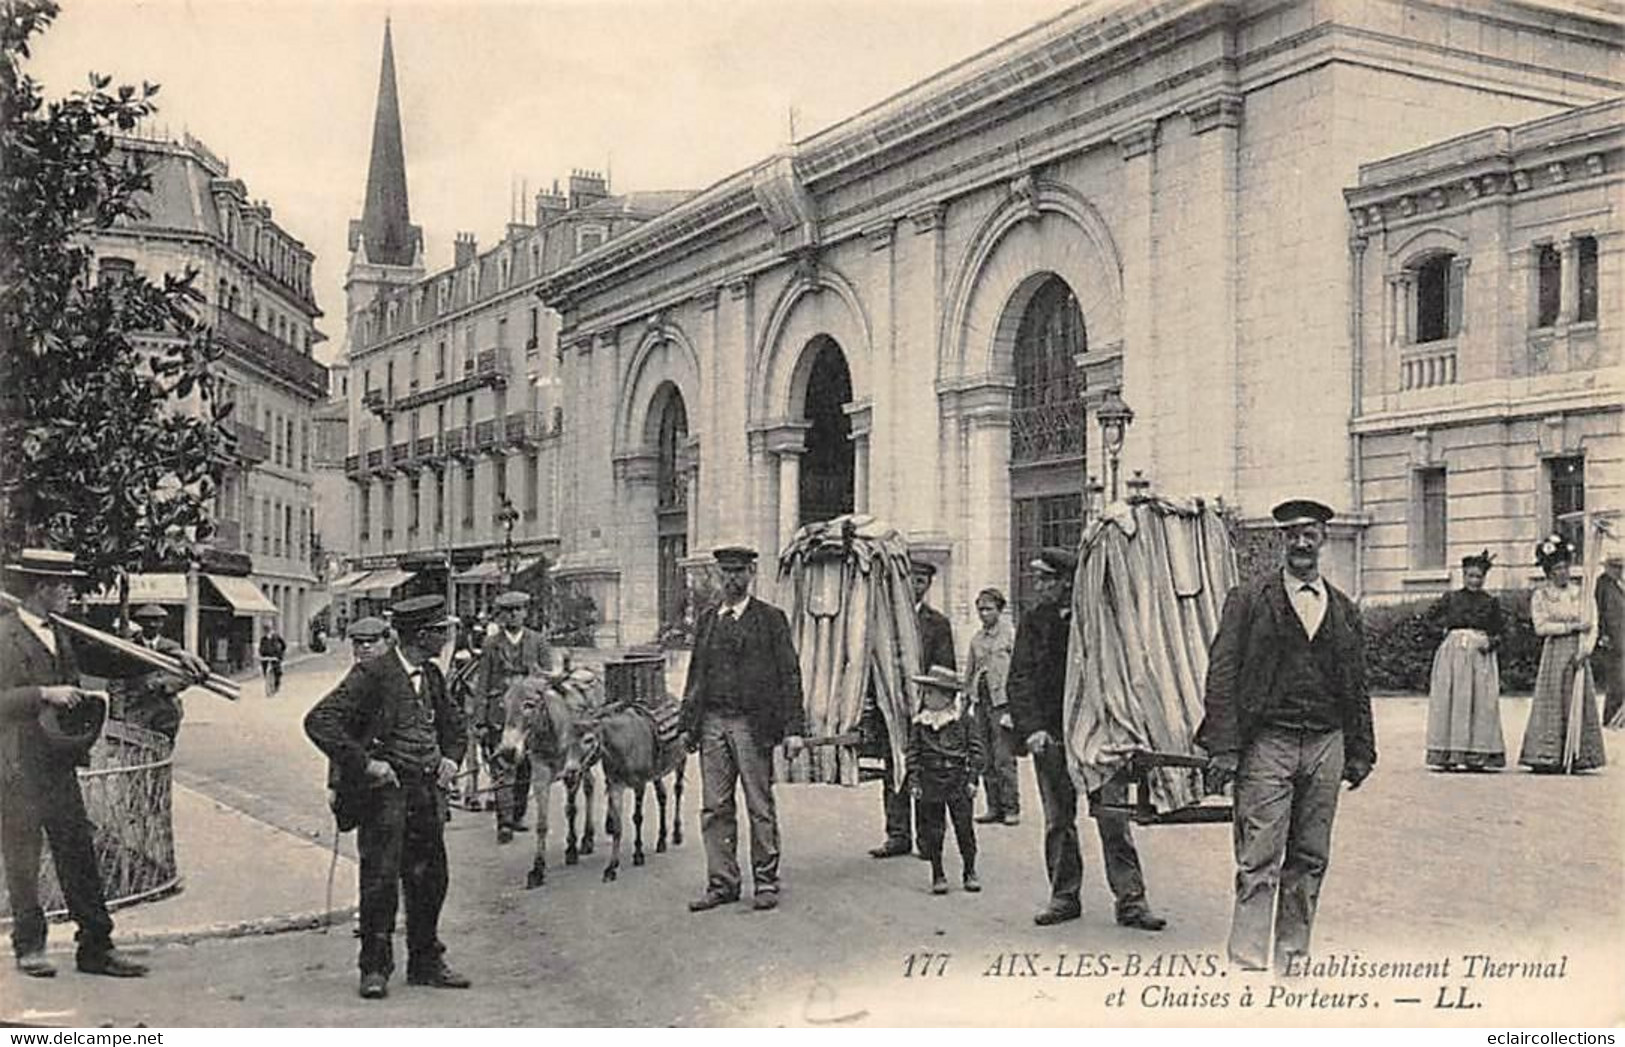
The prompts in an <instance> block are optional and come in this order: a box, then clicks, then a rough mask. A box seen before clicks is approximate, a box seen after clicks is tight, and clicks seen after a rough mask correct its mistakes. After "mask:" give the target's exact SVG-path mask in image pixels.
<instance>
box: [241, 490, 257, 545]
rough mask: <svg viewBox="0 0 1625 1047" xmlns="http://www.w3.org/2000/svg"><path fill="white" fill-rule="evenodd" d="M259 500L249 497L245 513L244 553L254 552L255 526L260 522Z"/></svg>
mask: <svg viewBox="0 0 1625 1047" xmlns="http://www.w3.org/2000/svg"><path fill="white" fill-rule="evenodd" d="M259 509H260V506H259V499H258V498H255V497H254V496H253V495H249V496H248V508H247V510H245V511H244V513H243V551H244V552H247V553H252V552H253V551H254V524H255V523H257V522H258V520H259V515H258V514H259Z"/></svg>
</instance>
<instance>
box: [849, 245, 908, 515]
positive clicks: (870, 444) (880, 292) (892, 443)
mask: <svg viewBox="0 0 1625 1047" xmlns="http://www.w3.org/2000/svg"><path fill="white" fill-rule="evenodd" d="M896 228H897V224H896V222H894V221H893V220H892V219H890V218H887V219H883V220H881V221H879V222H875V223H873V224H871V225H867V226H864V228H863V241H864V243H865V244H867V245H868V247H869V250H870V254H869V258H868V265H869V274H870V276H869V285H870V287H871V288H872V289H873V292H872V294H871V295H869V296H868V298H869V301H870V302H871V303H872V309H873V313H872V321H873V325H874V335H873V337H874V344H873V345H872V346H871V347H870V352H871V361H872V362H871V365H870V367H869V389H870V400H869V404H870V413H869V418H868V433H867V435H866V437H865V441H864V448H865V451H866V455H865V480H864V482H863V483H862V484H861V485H860V486H859V488H858V498H859V500H860V501H859V503H858V504H859V506H860V509H859V511H861V512H869V513H874V514H875V515H877V516H880V517H882V518H883V519H890V518H891V516H892V498H893V494H892V490H893V487H894V486H895V483H894V478H895V477H896V475H897V474H896V466H897V453H898V450H897V449H898V444H899V442H900V441H899V440H898V433H897V423H896V416H897V414H898V405H897V379H898V366H897V317H896V308H897V307H896V291H897V268H896V265H895V248H894V243H895V231H896ZM875 406H878V407H879V408H880V416H881V427H880V428H879V429H876V428H875V422H874V411H873V409H874V407H875ZM856 427H857V419H856V418H854V419H853V432H854V435H855V434H856V432H857V428H856ZM865 488H867V490H866V489H865Z"/></svg>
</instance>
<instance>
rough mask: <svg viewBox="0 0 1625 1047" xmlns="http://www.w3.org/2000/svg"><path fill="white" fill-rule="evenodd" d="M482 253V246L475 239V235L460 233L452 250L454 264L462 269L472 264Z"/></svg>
mask: <svg viewBox="0 0 1625 1047" xmlns="http://www.w3.org/2000/svg"><path fill="white" fill-rule="evenodd" d="M479 253H480V246H479V244H478V242H476V241H475V239H474V234H473V233H458V234H457V242H456V244H455V246H454V247H453V248H452V256H451V257H452V264H453V265H455V266H456V267H457V268H459V269H461V268H462V267H463V266H465V265H467V264H468V263H470V262H472V261H473V260H474V259H475V257H476V256H478V255H479Z"/></svg>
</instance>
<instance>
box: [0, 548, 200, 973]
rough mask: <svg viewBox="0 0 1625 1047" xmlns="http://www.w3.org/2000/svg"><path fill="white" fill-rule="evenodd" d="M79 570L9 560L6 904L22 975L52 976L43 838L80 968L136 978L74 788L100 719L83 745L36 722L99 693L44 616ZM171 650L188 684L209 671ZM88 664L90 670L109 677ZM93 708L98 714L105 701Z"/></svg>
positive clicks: (1, 771)
mask: <svg viewBox="0 0 1625 1047" xmlns="http://www.w3.org/2000/svg"><path fill="white" fill-rule="evenodd" d="M84 577H85V574H84V572H83V571H79V570H77V569H76V568H75V567H74V561H73V556H72V554H70V553H63V552H57V551H55V550H50V549H25V550H23V552H22V554H21V555H20V556H19V557H18V560H17V562H15V563H11V564H8V565H7V566H6V584H7V587H8V589H9V590H10V591H11V592H12V593H14V594H15V595H17V596H18V597H19V598H20V599H21V600H22V603H21V606H18V607H7V608H6V609H5V610H4V612H0V854H3V857H4V864H5V870H6V891H7V896H8V898H9V900H10V903H11V915H12V924H11V947H12V950H13V951H14V952H15V954H16V957H17V968H18V970H20V971H22V973H23V974H25V975H28V976H29V977H32V978H50V977H53V976H54V975H55V974H56V967H55V965H54V964H52V963H51V961H50V960H49V959H47V958H46V956H45V932H46V923H45V911H44V909H42V908H41V906H40V900H39V871H40V855H41V844H42V843H43V842H44V841H45V840H49V841H50V844H51V856H52V864H53V865H54V866H55V868H56V877H57V881H58V882H59V883H60V884H61V886H62V896H63V898H64V899H65V900H66V901H67V904H68V913H69V915H71V916H72V917H73V920H74V922H75V923H77V924H78V925H79V935H78V939H79V949H78V955H77V957H76V964H77V966H78V968H79V970H81V971H84V972H85V973H87V974H105V975H109V976H112V977H115V978H139V977H140V976H142V975H143V974H146V973H147V969H146V968H145V967H144V966H142V965H141V964H139V963H136V962H134V961H133V960H130V959H129V958H128V957H126V956H124V955H123V954H122V953H120V952H119V951H118V950H117V949H115V948H113V918H112V917H111V916H109V915H108V913H107V900H106V895H105V893H104V892H103V890H102V877H101V867H100V864H99V863H98V862H97V860H96V849H95V847H94V846H93V844H92V839H93V836H94V828H93V826H92V825H91V823H90V818H89V817H88V816H87V815H86V814H85V800H84V794H83V793H81V792H80V789H79V776H78V767H79V766H81V765H84V764H87V763H89V751H90V746H91V745H93V744H94V743H95V741H96V735H97V733H98V730H97V729H98V728H99V727H100V720H99V719H96V720H94V721H93V722H92V723H91V725H90V727H91V729H86V730H84V731H83V732H82V733H81V732H76V733H81V737H80V738H79V741H82V745H79V744H74V745H65V744H63V739H60V738H54V737H53V736H52V734H51V733H50V732H48V731H47V730H46V729H45V724H44V723H42V722H41V713H42V712H47V713H48V715H49V714H51V713H54V714H55V715H56V716H58V717H73V716H78V715H82V714H83V712H84V711H86V710H87V707H86V706H85V705H84V703H86V702H100V701H101V700H102V698H103V697H105V696H97V695H94V694H93V692H89V691H85V690H82V689H81V688H80V687H79V671H80V665H79V662H78V660H77V659H76V658H75V656H74V650H73V646H72V643H71V642H70V640H69V637H68V634H67V633H65V632H63V631H62V630H61V629H59V628H58V627H57V626H56V625H55V624H54V623H52V621H51V618H50V616H51V615H53V614H56V615H62V614H66V613H67V610H68V604H69V602H70V601H71V600H72V599H73V593H74V582H75V580H76V579H82V578H84ZM88 653H89V652H87V654H88ZM175 657H176V658H177V659H178V660H179V661H180V663H181V667H182V668H183V669H184V670H185V671H186V672H187V673H188V674H189V675H190V676H191V678H192V682H199V681H202V680H204V679H206V678H207V677H208V675H209V667H208V666H207V665H205V664H203V662H202V661H201V660H200V659H198V658H196V657H195V656H193V655H191V654H188V653H187V652H185V651H180V652H178V653H176V654H175ZM113 664H117V663H113ZM92 668H95V669H97V673H96V675H99V676H109V675H112V673H111V672H110V671H106V670H102V669H101V667H100V666H93V667H92ZM96 712H97V713H98V714H99V715H100V714H105V708H103V709H99V710H96Z"/></svg>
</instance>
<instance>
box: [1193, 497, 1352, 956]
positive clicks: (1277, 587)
mask: <svg viewBox="0 0 1625 1047" xmlns="http://www.w3.org/2000/svg"><path fill="white" fill-rule="evenodd" d="M1332 515H1333V513H1332V510H1331V508H1330V507H1328V506H1325V505H1322V504H1321V503H1319V502H1314V501H1309V500H1306V499H1294V500H1292V501H1287V502H1282V503H1281V504H1280V505H1278V506H1276V507H1275V510H1274V516H1275V520H1276V523H1277V525H1278V526H1279V527H1280V529H1281V530H1282V532H1283V534H1284V536H1285V539H1286V549H1285V565H1284V568H1283V570H1282V571H1281V572H1280V573H1279V574H1276V573H1273V572H1272V573H1271V574H1269V575H1268V576H1267V577H1265V578H1264V579H1262V580H1261V581H1259V582H1256V583H1252V584H1249V585H1246V586H1242V587H1238V588H1236V589H1235V590H1233V591H1232V592H1231V593H1230V595H1229V597H1228V598H1227V599H1226V600H1225V604H1224V612H1223V614H1222V615H1221V617H1220V620H1219V631H1218V635H1216V636H1215V637H1214V639H1213V648H1212V651H1211V652H1210V654H1209V658H1208V673H1207V686H1206V694H1205V703H1206V707H1207V708H1206V715H1205V717H1204V718H1203V720H1202V726H1201V727H1200V728H1199V729H1198V730H1197V732H1196V741H1197V744H1199V745H1200V746H1202V748H1203V749H1205V750H1206V751H1207V753H1208V755H1209V757H1210V758H1211V761H1212V762H1211V765H1210V767H1209V770H1208V788H1209V790H1210V791H1217V790H1218V789H1220V788H1222V787H1223V786H1224V785H1225V784H1226V783H1228V782H1230V781H1232V780H1233V781H1234V782H1235V786H1236V788H1235V808H1236V810H1235V829H1234V842H1235V851H1236V902H1235V911H1234V914H1233V916H1232V919H1231V924H1230V943H1229V952H1230V960H1231V962H1232V963H1235V964H1236V965H1238V966H1240V967H1242V968H1244V969H1248V970H1268V969H1269V967H1270V963H1271V933H1270V928H1271V923H1272V920H1273V923H1274V950H1273V951H1274V965H1275V968H1276V970H1277V971H1280V972H1282V973H1292V971H1293V963H1294V961H1300V962H1301V960H1302V959H1303V958H1305V957H1307V956H1308V954H1309V937H1310V931H1311V930H1312V928H1313V925H1314V920H1315V907H1316V904H1317V903H1318V901H1319V898H1320V886H1321V882H1322V880H1323V879H1324V878H1325V875H1326V867H1327V864H1328V861H1329V859H1330V855H1331V842H1332V821H1333V819H1334V818H1335V817H1336V815H1337V799H1338V789H1339V785H1340V783H1341V782H1345V781H1346V782H1348V783H1349V788H1350V789H1358V788H1359V787H1360V783H1361V782H1363V781H1365V779H1366V776H1367V775H1369V774H1370V773H1371V768H1372V766H1373V765H1374V764H1375V763H1376V761H1377V746H1376V736H1375V734H1374V732H1373V731H1372V727H1371V699H1370V697H1369V696H1368V695H1367V693H1366V686H1365V635H1364V632H1363V629H1362V627H1361V623H1360V614H1359V611H1358V609H1356V607H1355V606H1354V603H1353V601H1351V600H1350V599H1349V598H1348V597H1347V596H1345V595H1344V594H1343V593H1342V592H1341V591H1339V590H1338V589H1337V587H1336V586H1334V585H1332V584H1331V583H1329V582H1327V581H1326V579H1325V578H1323V577H1321V574H1320V550H1321V547H1322V546H1323V545H1324V544H1325V542H1326V524H1327V521H1329V520H1330V519H1331V518H1332Z"/></svg>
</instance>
